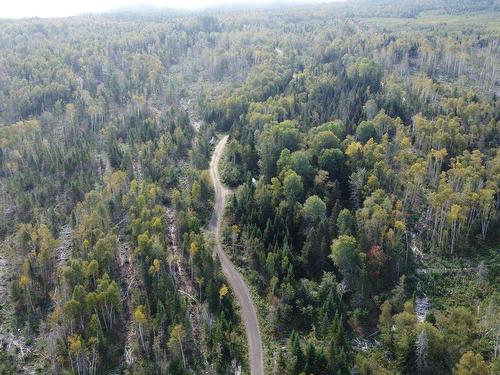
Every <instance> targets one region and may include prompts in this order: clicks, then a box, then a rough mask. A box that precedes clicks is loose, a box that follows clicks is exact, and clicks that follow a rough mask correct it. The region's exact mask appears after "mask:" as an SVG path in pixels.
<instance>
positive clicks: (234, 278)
mask: <svg viewBox="0 0 500 375" xmlns="http://www.w3.org/2000/svg"><path fill="white" fill-rule="evenodd" d="M227 138H228V136H227V135H226V136H225V137H224V138H222V139H221V140H220V142H219V143H218V144H217V147H216V148H215V151H214V154H213V155H212V160H211V161H210V176H211V177H212V181H213V184H214V189H215V203H214V213H213V214H212V219H211V220H210V224H209V228H210V230H212V231H213V233H214V237H215V248H216V251H217V254H218V255H219V258H220V261H221V265H222V271H223V272H224V275H225V276H226V279H227V281H228V283H229V285H230V286H231V288H232V289H233V291H234V294H235V295H236V298H237V300H238V303H239V305H240V307H241V318H242V319H243V323H244V325H245V331H246V335H247V341H248V355H249V362H250V372H251V375H264V361H263V352H262V340H261V337H260V330H259V322H258V320H257V313H256V312H255V306H254V304H253V301H252V297H251V295H250V291H249V290H248V286H247V285H246V284H245V281H244V280H243V277H242V276H241V274H240V273H239V272H238V271H237V270H236V268H235V267H234V265H233V263H231V261H230V260H229V258H228V256H227V254H226V253H225V252H224V250H222V246H221V242H220V236H219V232H220V227H221V222H222V216H223V214H224V205H225V202H226V195H227V194H228V191H227V189H226V188H225V187H224V186H223V185H222V183H221V180H220V176H219V169H218V165H219V160H220V157H221V155H222V152H223V150H224V146H225V145H226V142H227Z"/></svg>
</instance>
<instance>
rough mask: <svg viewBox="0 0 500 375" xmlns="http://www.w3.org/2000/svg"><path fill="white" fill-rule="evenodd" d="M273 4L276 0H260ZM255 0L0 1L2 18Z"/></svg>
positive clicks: (197, 7)
mask: <svg viewBox="0 0 500 375" xmlns="http://www.w3.org/2000/svg"><path fill="white" fill-rule="evenodd" d="M281 1H283V0H281ZM286 1H287V2H295V3H305V2H328V1H338V0H302V1H301V0H286ZM257 2H258V3H262V4H266V3H274V2H276V0H257ZM255 3H256V0H0V18H22V17H65V16H73V15H76V14H80V13H89V12H92V13H100V12H106V11H109V10H111V9H119V8H124V7H129V6H133V5H137V4H145V5H153V6H156V7H172V8H184V9H202V8H206V7H209V6H213V5H232V4H255Z"/></svg>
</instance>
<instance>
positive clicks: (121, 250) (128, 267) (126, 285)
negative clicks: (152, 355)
mask: <svg viewBox="0 0 500 375" xmlns="http://www.w3.org/2000/svg"><path fill="white" fill-rule="evenodd" d="M130 247H131V245H130V243H129V242H123V241H119V242H118V253H117V257H118V264H119V266H120V292H121V296H122V299H123V300H125V301H126V304H125V305H124V310H125V311H124V313H125V315H126V316H127V321H128V322H132V321H133V319H132V313H133V312H132V305H131V298H130V295H131V291H132V290H133V289H134V288H139V287H142V285H139V280H140V278H139V277H138V276H137V271H136V265H135V264H134V258H133V256H132V255H131V253H130ZM126 331H127V332H126V334H125V349H124V352H123V359H124V362H125V363H126V364H127V366H131V365H132V364H134V362H135V361H136V355H135V353H134V349H133V348H134V344H135V343H136V342H137V332H136V328H135V324H127V327H126Z"/></svg>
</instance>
